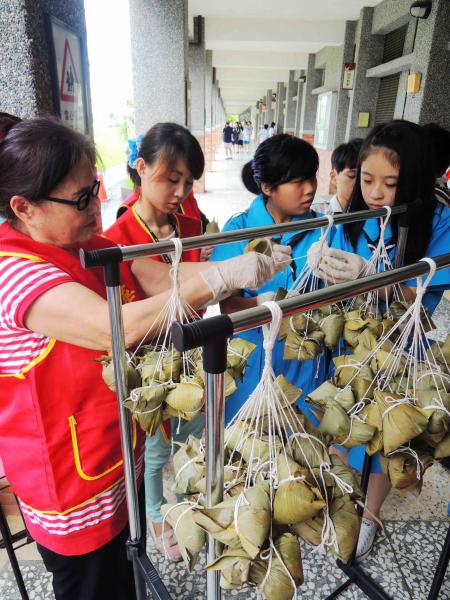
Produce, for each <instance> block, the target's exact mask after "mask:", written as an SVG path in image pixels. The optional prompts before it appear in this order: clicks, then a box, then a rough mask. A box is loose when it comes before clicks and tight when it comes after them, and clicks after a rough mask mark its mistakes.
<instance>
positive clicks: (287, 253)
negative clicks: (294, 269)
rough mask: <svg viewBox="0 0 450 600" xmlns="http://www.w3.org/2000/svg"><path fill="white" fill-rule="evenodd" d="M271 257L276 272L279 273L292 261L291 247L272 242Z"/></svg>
mask: <svg viewBox="0 0 450 600" xmlns="http://www.w3.org/2000/svg"><path fill="white" fill-rule="evenodd" d="M272 258H273V260H274V262H275V268H276V270H277V273H281V272H282V271H284V270H285V268H286V267H288V266H289V265H290V264H291V262H292V248H291V247H290V246H282V245H281V244H273V246H272Z"/></svg>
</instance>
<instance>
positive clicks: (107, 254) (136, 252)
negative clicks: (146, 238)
mask: <svg viewBox="0 0 450 600" xmlns="http://www.w3.org/2000/svg"><path fill="white" fill-rule="evenodd" d="M407 210H408V207H407V206H406V205H401V206H393V207H392V208H391V214H392V215H401V214H403V213H405V212H406V211H407ZM386 214H387V211H386V209H385V208H379V209H376V210H361V211H358V212H354V213H343V214H339V215H334V217H333V221H334V223H335V224H336V225H339V224H343V223H357V222H359V221H366V220H367V219H373V218H376V217H385V216H386ZM327 225H328V218H327V217H317V218H315V219H304V220H302V221H290V222H289V223H281V224H278V225H275V224H274V225H269V226H266V225H264V226H262V227H250V228H248V229H236V230H235V231H227V232H224V233H222V232H221V233H212V234H210V235H201V236H197V237H190V238H183V250H192V249H194V248H203V247H205V246H218V245H221V244H229V243H231V242H238V241H242V240H252V239H254V238H257V237H268V236H277V235H283V234H284V233H290V232H294V231H295V232H297V231H298V232H301V231H311V230H313V229H319V228H320V227H326V226H327ZM172 251H173V244H172V242H171V241H168V242H158V243H156V244H139V245H135V246H121V247H120V248H119V247H118V246H115V247H111V248H103V249H100V250H88V251H86V250H83V249H81V250H80V260H81V263H82V265H83V266H84V267H97V266H103V265H104V264H106V263H107V262H110V261H111V256H114V257H116V256H119V257H120V260H123V261H128V260H135V259H136V258H141V257H144V256H156V255H160V254H167V253H168V252H172Z"/></svg>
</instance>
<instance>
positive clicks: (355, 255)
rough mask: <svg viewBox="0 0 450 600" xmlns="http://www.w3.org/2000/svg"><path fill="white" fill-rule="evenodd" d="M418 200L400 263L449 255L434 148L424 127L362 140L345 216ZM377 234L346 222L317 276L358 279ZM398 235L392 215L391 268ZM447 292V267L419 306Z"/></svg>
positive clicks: (368, 537)
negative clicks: (436, 187) (436, 184)
mask: <svg viewBox="0 0 450 600" xmlns="http://www.w3.org/2000/svg"><path fill="white" fill-rule="evenodd" d="M417 199H419V200H420V201H421V206H420V209H419V210H420V212H419V214H416V215H414V217H413V218H412V219H411V222H410V224H409V231H408V239H407V243H406V250H405V256H404V261H403V262H404V264H410V263H413V262H416V261H418V260H420V259H421V258H423V257H425V256H428V257H431V258H432V257H433V256H438V255H439V254H444V253H445V252H448V247H449V240H450V209H449V208H446V207H444V206H443V205H442V204H440V203H439V202H438V201H437V199H436V197H435V194H434V169H433V150H432V148H431V146H430V144H429V141H428V139H427V136H426V134H425V132H424V130H423V128H422V127H420V126H419V125H416V124H414V123H410V122H408V121H400V120H395V121H391V122H389V123H385V124H382V125H378V126H377V127H375V128H374V129H373V130H372V131H371V133H370V134H369V135H368V137H367V138H366V139H365V141H364V143H363V146H362V148H361V152H360V155H359V164H358V169H357V178H356V184H355V188H354V191H353V194H352V198H351V205H350V211H349V212H355V211H358V210H367V209H368V208H369V209H377V208H381V207H384V206H395V205H400V204H409V203H411V202H413V201H415V200H417ZM379 235H380V229H379V220H378V219H369V220H367V221H365V222H364V223H349V224H347V225H344V226H340V227H338V228H337V231H336V234H335V236H334V238H333V242H332V248H331V249H330V250H329V251H328V252H326V254H325V255H324V256H323V257H322V261H321V264H320V266H319V274H320V272H322V273H323V275H324V276H325V277H326V278H327V280H328V281H329V282H330V281H334V282H336V283H340V282H343V281H350V280H353V279H356V278H357V277H358V275H359V273H360V272H361V270H362V269H363V267H364V264H365V261H366V260H368V259H370V257H371V255H372V250H371V247H372V248H373V247H374V246H376V245H377V241H378V238H379ZM397 237H398V217H395V216H394V217H392V219H391V224H389V225H388V226H387V228H386V231H385V243H386V246H389V245H391V244H392V245H393V247H392V248H391V249H390V250H389V251H388V252H389V255H390V259H391V261H392V263H393V264H394V261H395V255H396V242H397ZM415 284H416V282H415V280H411V281H408V282H406V283H405V284H404V285H403V286H402V289H403V295H404V297H405V299H406V300H413V299H414V297H415V288H414V286H415ZM449 288H450V269H443V270H440V271H436V274H435V276H434V277H433V279H432V280H431V283H430V285H429V286H428V291H427V293H426V294H425V296H424V299H423V303H424V305H425V306H426V307H427V309H428V311H429V314H430V315H431V314H432V313H433V311H434V309H435V308H436V306H437V304H438V303H439V301H440V299H441V297H442V294H443V292H444V290H446V289H449ZM364 453H365V448H364V446H359V447H357V448H354V449H352V450H351V451H350V452H349V455H348V457H349V463H350V464H351V465H352V466H353V467H354V468H357V469H359V470H361V469H362V464H363V460H364ZM374 458H375V460H373V461H372V465H373V466H372V474H371V476H370V481H369V488H368V495H367V507H368V511H370V513H372V515H375V516H378V515H379V512H380V508H381V506H382V504H383V502H384V500H385V498H386V496H387V494H388V493H389V489H390V485H389V482H388V479H387V477H386V475H385V474H384V473H383V472H382V469H381V464H380V460H379V456H376V457H374ZM370 513H369V512H368V513H367V515H365V518H364V519H363V524H362V527H361V534H360V539H359V542H358V548H357V557H359V558H360V559H361V558H363V557H365V556H367V554H369V552H370V551H371V549H372V547H373V543H374V541H375V536H376V531H377V526H376V524H375V522H374V521H373V520H371V518H370Z"/></svg>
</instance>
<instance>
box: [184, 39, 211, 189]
mask: <svg viewBox="0 0 450 600" xmlns="http://www.w3.org/2000/svg"><path fill="white" fill-rule="evenodd" d="M188 61H189V81H190V82H191V102H190V104H191V106H190V108H191V122H190V129H191V132H192V134H193V135H195V137H196V138H197V140H198V142H199V144H200V146H201V147H202V150H203V152H205V148H206V146H205V77H206V50H205V46H204V44H203V43H202V42H200V43H199V45H190V46H189V50H188ZM211 68H212V67H211ZM205 162H206V161H205ZM194 191H195V192H204V191H205V173H203V176H202V177H201V179H199V180H198V181H196V182H195V184H194Z"/></svg>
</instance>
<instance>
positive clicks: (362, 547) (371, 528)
mask: <svg viewBox="0 0 450 600" xmlns="http://www.w3.org/2000/svg"><path fill="white" fill-rule="evenodd" d="M377 530H378V526H377V524H376V523H374V522H373V521H371V520H370V519H363V520H362V523H361V531H360V532H359V538H358V546H357V548H356V560H357V561H360V560H364V558H366V556H368V555H369V554H370V553H371V552H372V549H373V545H374V543H375V538H376V536H377Z"/></svg>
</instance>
